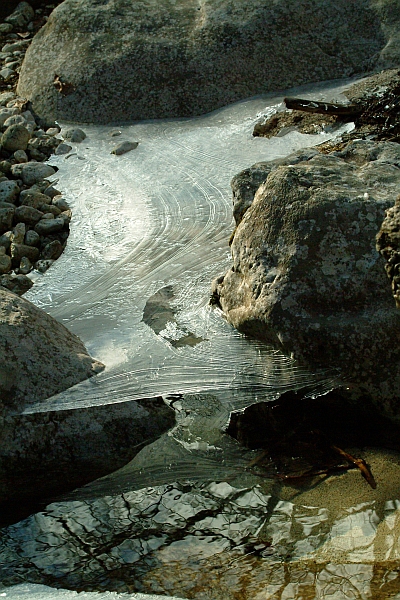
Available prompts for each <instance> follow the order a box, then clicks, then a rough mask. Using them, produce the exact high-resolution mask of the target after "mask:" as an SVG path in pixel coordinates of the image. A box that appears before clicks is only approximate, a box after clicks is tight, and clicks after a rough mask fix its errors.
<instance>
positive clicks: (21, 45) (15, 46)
mask: <svg viewBox="0 0 400 600" xmlns="http://www.w3.org/2000/svg"><path fill="white" fill-rule="evenodd" d="M29 44H30V40H18V41H17V42H12V43H11V44H6V45H5V46H3V47H2V49H1V51H2V52H17V51H18V50H22V51H23V52H25V50H26V48H27V46H28V45H29Z"/></svg>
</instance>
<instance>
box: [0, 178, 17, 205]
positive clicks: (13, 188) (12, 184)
mask: <svg viewBox="0 0 400 600" xmlns="http://www.w3.org/2000/svg"><path fill="white" fill-rule="evenodd" d="M19 192H20V188H19V185H18V184H17V182H16V181H13V180H7V181H1V182H0V202H10V203H11V204H14V202H15V200H16V199H17V198H18V194H19Z"/></svg>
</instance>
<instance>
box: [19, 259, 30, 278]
mask: <svg viewBox="0 0 400 600" xmlns="http://www.w3.org/2000/svg"><path fill="white" fill-rule="evenodd" d="M32 269H33V266H32V263H31V261H30V260H29V258H28V257H27V256H23V257H22V258H21V262H20V265H19V272H20V273H22V275H28V273H30V272H31V271H32Z"/></svg>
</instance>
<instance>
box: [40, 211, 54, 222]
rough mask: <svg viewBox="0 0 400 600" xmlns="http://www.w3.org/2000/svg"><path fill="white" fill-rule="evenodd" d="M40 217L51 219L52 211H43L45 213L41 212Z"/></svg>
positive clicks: (52, 217)
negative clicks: (41, 215)
mask: <svg viewBox="0 0 400 600" xmlns="http://www.w3.org/2000/svg"><path fill="white" fill-rule="evenodd" d="M42 219H47V220H49V219H50V220H51V219H54V215H53V213H52V212H45V213H43V217H42Z"/></svg>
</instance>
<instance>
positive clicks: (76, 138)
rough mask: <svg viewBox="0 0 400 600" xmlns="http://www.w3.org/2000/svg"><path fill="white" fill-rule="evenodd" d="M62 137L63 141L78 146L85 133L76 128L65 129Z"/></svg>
mask: <svg viewBox="0 0 400 600" xmlns="http://www.w3.org/2000/svg"><path fill="white" fill-rule="evenodd" d="M62 135H63V138H64V140H68V141H69V142H74V143H75V144H80V143H81V142H83V140H84V139H85V138H86V133H85V132H84V131H83V130H82V129H79V128H78V127H73V128H71V129H66V130H65V131H63V133H62Z"/></svg>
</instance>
